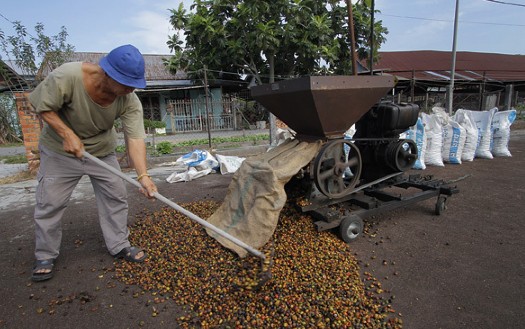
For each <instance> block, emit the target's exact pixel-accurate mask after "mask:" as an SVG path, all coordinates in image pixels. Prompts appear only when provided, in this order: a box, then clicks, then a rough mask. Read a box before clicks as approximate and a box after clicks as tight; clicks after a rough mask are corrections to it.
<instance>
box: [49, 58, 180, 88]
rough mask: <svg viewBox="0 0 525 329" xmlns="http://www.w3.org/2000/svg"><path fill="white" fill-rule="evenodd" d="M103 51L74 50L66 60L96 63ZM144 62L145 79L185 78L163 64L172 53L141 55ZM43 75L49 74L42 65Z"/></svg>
mask: <svg viewBox="0 0 525 329" xmlns="http://www.w3.org/2000/svg"><path fill="white" fill-rule="evenodd" d="M105 55H106V54H105V53H94V52H74V53H73V54H72V55H71V57H70V58H69V60H68V62H89V63H98V62H99V61H100V59H101V58H102V57H103V56H105ZM142 56H143V57H144V64H145V76H146V80H147V81H157V80H187V79H188V77H187V75H186V73H184V72H182V71H178V72H177V73H176V74H173V73H171V72H169V70H168V69H166V66H165V65H164V59H169V58H170V57H171V56H172V55H145V54H143V55H142ZM43 69H44V72H43V76H47V74H49V69H48V68H46V66H43Z"/></svg>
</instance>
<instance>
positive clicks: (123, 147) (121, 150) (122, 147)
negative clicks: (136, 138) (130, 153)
mask: <svg viewBox="0 0 525 329" xmlns="http://www.w3.org/2000/svg"><path fill="white" fill-rule="evenodd" d="M115 152H117V153H125V152H126V145H124V144H122V145H117V147H115Z"/></svg>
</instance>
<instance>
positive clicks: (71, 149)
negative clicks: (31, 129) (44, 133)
mask: <svg viewBox="0 0 525 329" xmlns="http://www.w3.org/2000/svg"><path fill="white" fill-rule="evenodd" d="M40 116H41V117H42V120H44V121H45V122H46V123H47V124H48V125H49V126H50V127H51V128H53V130H54V131H55V132H56V133H57V134H58V135H59V136H60V137H62V146H63V147H64V151H66V152H67V153H71V154H74V155H75V156H76V157H77V158H82V156H83V154H84V144H82V141H81V140H80V138H79V137H78V136H77V134H75V132H74V131H73V130H71V129H70V128H69V127H68V126H67V125H66V124H65V123H64V122H63V121H62V119H60V117H59V116H58V114H57V113H56V112H53V111H48V112H42V113H40Z"/></svg>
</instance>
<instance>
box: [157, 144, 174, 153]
mask: <svg viewBox="0 0 525 329" xmlns="http://www.w3.org/2000/svg"><path fill="white" fill-rule="evenodd" d="M157 152H158V153H159V154H171V153H173V144H172V143H171V142H168V141H164V142H159V143H158V144H157Z"/></svg>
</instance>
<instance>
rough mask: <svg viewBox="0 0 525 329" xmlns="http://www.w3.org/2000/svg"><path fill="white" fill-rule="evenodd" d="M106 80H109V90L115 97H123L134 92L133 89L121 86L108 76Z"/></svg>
mask: <svg viewBox="0 0 525 329" xmlns="http://www.w3.org/2000/svg"><path fill="white" fill-rule="evenodd" d="M108 80H109V87H110V88H111V91H112V92H113V93H114V94H115V95H117V96H124V95H127V94H130V93H132V92H133V91H134V90H135V88H134V87H129V86H126V85H123V84H121V83H119V82H117V81H115V80H113V79H112V78H111V77H109V76H108Z"/></svg>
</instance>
